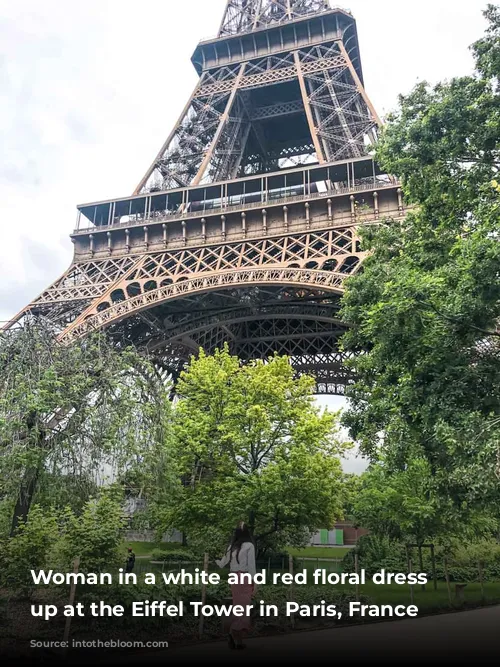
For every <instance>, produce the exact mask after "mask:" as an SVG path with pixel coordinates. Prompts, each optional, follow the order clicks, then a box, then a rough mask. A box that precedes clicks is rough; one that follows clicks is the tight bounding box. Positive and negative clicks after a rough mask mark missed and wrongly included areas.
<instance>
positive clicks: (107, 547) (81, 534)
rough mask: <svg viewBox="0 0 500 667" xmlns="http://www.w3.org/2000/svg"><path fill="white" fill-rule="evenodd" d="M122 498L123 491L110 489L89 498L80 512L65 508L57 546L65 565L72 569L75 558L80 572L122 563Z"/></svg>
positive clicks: (102, 568) (106, 570)
mask: <svg viewBox="0 0 500 667" xmlns="http://www.w3.org/2000/svg"><path fill="white" fill-rule="evenodd" d="M121 500H122V496H121V493H117V492H116V491H115V490H113V489H107V490H105V491H102V492H101V494H100V495H99V496H98V497H96V498H92V499H90V500H88V501H87V502H86V503H85V505H84V507H83V511H82V513H81V514H79V515H77V514H75V513H74V512H73V511H72V510H71V509H69V508H68V509H66V511H65V512H64V513H63V515H62V518H61V524H62V527H61V533H62V536H61V539H60V543H59V545H58V549H57V551H58V557H59V559H60V560H61V564H62V565H63V566H65V567H66V568H69V566H70V565H71V562H72V561H73V560H74V559H75V558H76V557H78V558H79V559H80V571H81V572H112V571H113V570H114V569H115V568H116V567H118V566H119V565H120V561H123V560H124V558H123V556H122V554H121V553H120V549H121V548H122V545H123V529H124V527H125V521H124V517H123V511H122V503H121ZM28 524H29V522H28ZM122 565H123V563H122Z"/></svg>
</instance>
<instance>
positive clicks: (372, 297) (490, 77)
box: [343, 6, 500, 505]
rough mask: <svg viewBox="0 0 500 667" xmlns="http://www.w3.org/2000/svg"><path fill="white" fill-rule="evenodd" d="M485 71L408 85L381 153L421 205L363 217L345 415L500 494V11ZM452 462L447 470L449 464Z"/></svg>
mask: <svg viewBox="0 0 500 667" xmlns="http://www.w3.org/2000/svg"><path fill="white" fill-rule="evenodd" d="M486 17H487V19H488V21H489V27H488V30H487V32H486V35H485V36H484V38H483V39H481V40H479V41H478V42H477V43H476V44H475V45H474V46H473V53H474V56H475V61H476V70H475V73H474V74H473V75H472V76H466V77H460V78H455V79H452V80H451V81H449V82H445V83H440V84H438V85H437V86H434V87H431V86H429V85H427V84H425V83H421V84H419V85H418V86H417V87H416V88H415V89H414V90H413V91H412V92H411V93H410V94H409V95H407V96H404V97H401V98H400V105H399V109H398V110H397V111H396V112H395V113H394V114H393V115H392V116H391V117H390V118H389V120H388V123H387V126H386V128H385V130H384V132H383V136H382V140H381V142H380V145H379V147H378V160H379V162H380V164H381V165H382V167H383V168H384V169H385V170H386V171H387V172H388V173H393V174H395V175H396V176H399V177H400V178H401V179H402V183H403V187H404V192H405V195H406V200H407V202H408V203H409V204H410V205H411V206H413V207H414V208H413V210H411V211H410V212H409V213H408V215H407V217H406V220H405V221H404V222H402V223H400V222H394V221H386V222H384V223H383V224H381V225H379V226H378V227H377V228H373V227H372V228H370V229H367V230H364V231H363V232H362V233H363V237H364V247H365V249H369V250H370V251H371V254H370V256H369V257H368V259H367V260H366V261H365V263H364V266H363V270H362V272H360V273H359V274H358V275H356V276H354V277H352V278H351V279H350V280H349V281H348V284H347V293H346V295H345V298H344V303H343V317H344V319H345V320H346V321H347V322H349V323H350V324H351V329H350V331H349V333H348V334H347V335H346V337H345V340H344V346H345V347H346V348H348V349H352V350H356V351H359V350H363V353H362V354H360V355H359V356H358V357H357V358H356V359H355V360H354V361H353V363H352V365H353V369H354V371H355V374H356V377H357V382H356V384H355V386H354V388H353V390H352V392H351V406H350V409H349V410H348V411H347V412H346V415H345V424H346V425H347V426H348V427H349V429H350V433H351V436H352V437H353V438H354V439H356V440H358V441H359V442H360V445H361V448H362V450H363V451H364V453H365V454H368V455H369V456H370V457H371V458H372V459H373V460H377V459H378V458H379V457H380V456H383V458H384V461H385V465H386V466H389V467H391V468H392V469H394V470H403V469H404V467H405V465H406V463H407V462H408V461H409V460H410V459H411V457H413V456H417V457H424V458H425V459H426V460H427V461H429V463H430V465H431V470H432V472H433V474H437V478H436V479H437V482H438V483H439V485H440V493H442V494H443V495H444V496H452V497H453V498H454V499H455V500H456V502H457V503H458V504H459V505H460V504H462V505H463V504H464V503H465V504H466V505H467V504H469V503H474V502H479V503H485V502H494V501H495V498H496V497H497V494H498V474H499V472H500V468H499V461H500V429H499V425H500V332H499V330H498V320H499V317H500V280H499V270H498V267H499V260H500V243H499V242H498V240H499V239H498V236H499V232H500V198H499V187H498V180H499V179H498V172H499V169H500V146H499V138H500V90H499V84H498V81H499V76H500V12H499V9H498V8H497V7H493V6H489V8H488V10H487V11H486ZM440 472H441V473H443V474H438V473H440Z"/></svg>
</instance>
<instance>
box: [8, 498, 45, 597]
mask: <svg viewBox="0 0 500 667" xmlns="http://www.w3.org/2000/svg"><path fill="white" fill-rule="evenodd" d="M57 538H58V525H57V517H56V515H55V514H54V513H52V512H44V511H43V510H42V508H41V507H40V506H38V505H34V506H33V507H32V508H31V511H30V513H29V517H28V521H26V523H21V524H19V526H18V529H17V532H16V534H15V535H14V537H11V538H9V539H7V540H4V542H3V544H2V545H0V577H1V579H0V580H1V582H2V585H3V586H6V587H7V588H9V589H11V590H13V591H17V592H19V593H21V594H22V595H25V596H28V597H31V595H32V594H33V592H34V590H35V585H34V583H33V580H32V577H31V570H36V571H37V570H41V569H44V568H45V567H46V565H47V564H48V561H49V560H50V554H51V551H52V549H53V546H54V544H55V543H56V542H57Z"/></svg>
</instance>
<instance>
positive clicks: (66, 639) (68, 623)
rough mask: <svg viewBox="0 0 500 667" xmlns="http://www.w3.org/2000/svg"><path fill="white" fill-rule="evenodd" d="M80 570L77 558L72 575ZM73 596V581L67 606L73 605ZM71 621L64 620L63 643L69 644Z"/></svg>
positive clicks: (74, 586) (65, 649)
mask: <svg viewBox="0 0 500 667" xmlns="http://www.w3.org/2000/svg"><path fill="white" fill-rule="evenodd" d="M79 568H80V556H77V557H76V558H75V560H74V561H73V574H78V570H79ZM75 595H76V581H73V582H72V584H71V588H70V590H69V601H68V604H70V605H74V604H75ZM71 621H72V616H68V618H67V619H66V625H65V626H64V637H63V641H64V642H69V633H70V630H71ZM67 650H68V647H67V646H66V647H65V648H64V654H65V655H66V652H67Z"/></svg>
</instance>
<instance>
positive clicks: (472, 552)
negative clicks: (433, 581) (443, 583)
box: [437, 540, 500, 583]
mask: <svg viewBox="0 0 500 667" xmlns="http://www.w3.org/2000/svg"><path fill="white" fill-rule="evenodd" d="M445 555H447V558H448V576H449V577H450V580H451V581H454V582H463V583H467V582H472V581H479V579H480V575H479V563H481V566H482V569H483V579H484V580H485V581H495V580H498V579H500V545H499V544H497V543H496V542H494V541H493V540H480V541H478V542H475V543H473V544H461V543H458V542H457V543H455V544H454V545H453V546H452V548H451V549H449V550H448V553H447V554H445V553H443V554H442V557H441V553H439V552H438V556H439V557H438V559H437V560H438V566H437V574H438V578H440V579H444V578H445V572H444V556H445Z"/></svg>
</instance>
